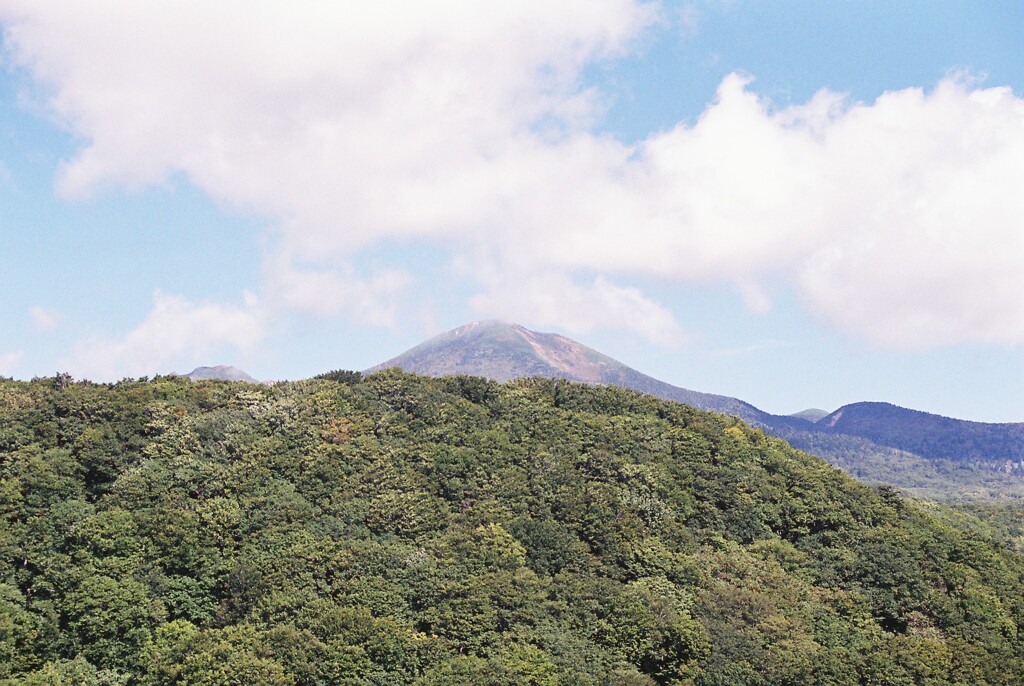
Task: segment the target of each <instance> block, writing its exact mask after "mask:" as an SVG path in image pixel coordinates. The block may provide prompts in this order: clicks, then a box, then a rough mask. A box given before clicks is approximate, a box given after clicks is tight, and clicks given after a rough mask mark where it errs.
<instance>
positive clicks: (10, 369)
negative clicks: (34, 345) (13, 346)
mask: <svg viewBox="0 0 1024 686" xmlns="http://www.w3.org/2000/svg"><path fill="white" fill-rule="evenodd" d="M24 357H25V352H24V351H22V350H16V351H14V352H9V353H0V376H11V377H13V376H14V374H15V373H16V370H17V369H18V365H20V364H21V361H22V359H24Z"/></svg>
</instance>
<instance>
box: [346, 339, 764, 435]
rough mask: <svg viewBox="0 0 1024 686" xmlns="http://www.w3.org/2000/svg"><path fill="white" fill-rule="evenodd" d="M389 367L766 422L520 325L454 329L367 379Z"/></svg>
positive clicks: (737, 404)
mask: <svg viewBox="0 0 1024 686" xmlns="http://www.w3.org/2000/svg"><path fill="white" fill-rule="evenodd" d="M389 367H398V368H399V369H402V370H404V371H406V372H412V373H415V374H423V375H424V376H451V375H456V374H465V375H468V376H482V377H484V378H487V379H493V380H495V381H508V380H510V379H516V378H522V377H530V376H544V377H548V378H557V379H568V380H570V381H579V382H582V383H589V384H608V385H612V386H619V387H620V388H628V389H630V390H633V391H640V392H642V393H648V394H650V395H653V396H657V397H659V398H664V399H666V400H674V401H676V402H680V403H685V404H687V405H692V406H693V407H697V408H700V409H702V410H711V411H713V412H721V413H722V414H730V415H733V416H736V417H739V418H741V419H743V420H745V421H750V422H754V423H757V424H759V423H762V422H763V421H764V418H765V417H767V416H768V415H767V414H766V413H764V412H762V411H761V410H759V409H757V408H756V407H754V406H753V405H751V404H750V403H746V402H743V401H742V400H738V399H736V398H730V397H728V396H724V395H715V394H713V393H701V392H698V391H691V390H688V389H686V388H680V387H678V386H673V385H672V384H668V383H665V382H664V381H659V380H658V379H655V378H653V377H650V376H647V375H646V374H642V373H641V372H638V371H637V370H635V369H632V368H631V367H627V366H626V365H624V364H622V363H621V362H619V361H618V360H614V359H612V358H610V357H608V356H607V355H604V354H602V353H599V352H597V351H596V350H594V349H593V348H588V347H587V346H585V345H583V344H582V343H578V342H577V341H574V340H572V339H570V338H566V337H565V336H560V335H558V334H554V333H539V332H537V331H531V330H529V329H527V328H526V327H524V326H520V325H519V324H510V323H507V322H501V321H496V320H489V321H480V322H472V323H470V324H466V325H465V326H460V327H459V328H457V329H452V330H451V331H448V332H446V333H443V334H440V335H439V336H435V337H434V338H431V339H430V340H428V341H426V342H424V343H421V344H420V345H417V346H416V347H414V348H412V349H410V350H408V351H406V352H404V353H402V354H401V355H399V356H398V357H394V358H392V359H390V360H388V361H387V362H383V363H381V364H378V365H376V366H374V367H371V368H370V369H368V370H366V372H365V373H367V374H369V373H372V372H375V371H379V370H381V369H387V368H389Z"/></svg>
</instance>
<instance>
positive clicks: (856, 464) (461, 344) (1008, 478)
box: [367, 320, 1024, 497]
mask: <svg viewBox="0 0 1024 686" xmlns="http://www.w3.org/2000/svg"><path fill="white" fill-rule="evenodd" d="M388 367H398V368H401V369H403V370H405V371H407V372H415V373H417V374H423V375H426V376H448V375H457V374H466V375H472V376H483V377H486V378H490V379H494V380H497V381H507V380H509V379H513V378H517V377H528V376H545V377H554V378H563V379H568V380H572V381H581V382H584V383H591V384H610V385H614V386H620V387H622V388H628V389H631V390H635V391H641V392H644V393H649V394H651V395H654V396H657V397H659V398H664V399H666V400H674V401H676V402H681V403H686V404H688V405H692V406H694V407H698V408H701V409H705V410H711V411H714V412H721V413H723V414H730V415H734V416H737V417H739V418H740V419H743V420H744V421H746V422H748V423H749V424H751V425H753V426H755V427H757V428H760V429H762V430H764V431H765V432H767V433H769V434H771V435H773V436H776V437H779V438H783V439H785V440H786V441H788V442H790V443H791V444H793V445H794V446H795V447H797V448H800V449H802V450H806V451H808V452H811V453H814V454H817V455H819V456H821V457H823V458H825V459H827V460H829V461H830V462H832V463H833V464H836V465H837V466H840V467H842V468H844V469H846V470H847V471H849V472H850V473H852V474H854V475H855V476H857V477H859V478H861V479H865V480H868V481H881V482H885V483H890V484H892V485H895V486H899V487H902V488H907V489H916V490H918V491H922V492H924V491H927V494H928V495H931V496H933V497H945V496H947V495H954V494H956V495H958V496H960V495H965V494H968V495H970V494H974V495H977V494H979V493H980V492H982V491H984V492H985V493H986V494H996V495H1005V494H1009V493H1017V492H1018V491H1021V492H1024V479H1021V478H1019V477H1020V475H1021V474H1022V473H1024V424H1021V423H1009V424H986V423H981V422H971V421H966V420H960V419H953V418H949V417H941V416H938V415H933V414H929V413H926V412H919V411H916V410H909V409H905V408H901V407H897V406H895V405H892V404H889V403H879V402H861V403H853V404H850V405H845V406H843V407H841V408H839V409H837V410H835V411H833V412H831V413H828V412H826V411H824V410H815V409H811V410H806V411H804V412H801V413H797V414H795V415H789V416H782V415H773V414H770V413H768V412H764V411H763V410H760V409H759V408H757V407H755V406H754V405H751V404H750V403H748V402H745V401H743V400H740V399H738V398H732V397H728V396H723V395H716V394H712V393H703V392H699V391H694V390H690V389H686V388H680V387H678V386H674V385H672V384H669V383H666V382H664V381H660V380H658V379H655V378H653V377H650V376H648V375H646V374H643V373H641V372H639V371H637V370H635V369H632V368H631V367H628V366H627V365H625V364H623V363H621V362H619V361H617V360H614V359H612V358H610V357H608V356H607V355H604V354H602V353H600V352H598V351H596V350H594V349H592V348H589V347H587V346H585V345H583V344H582V343H579V342H577V341H574V340H572V339H569V338H566V337H565V336H561V335H558V334H554V333H540V332H536V331H531V330H530V329H527V328H526V327H524V326H521V325H519V324H511V323H506V322H501V321H495V320H490V321H481V322H473V323H470V324H466V325H465V326H461V327H459V328H456V329H453V330H451V331H448V332H446V333H443V334H441V335H439V336H436V337H434V338H431V339H429V340H427V341H425V342H424V343H421V344H420V345H417V346H416V347H414V348H412V349H410V350H408V351H406V352H404V353H402V354H401V355H398V356H397V357H394V358H392V359H390V360H388V361H386V362H383V363H381V364H379V365H376V366H375V367H372V368H370V369H368V370H367V372H373V371H377V370H380V369H385V368H388Z"/></svg>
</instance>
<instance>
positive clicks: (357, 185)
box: [0, 0, 1024, 348]
mask: <svg viewBox="0 0 1024 686" xmlns="http://www.w3.org/2000/svg"><path fill="white" fill-rule="evenodd" d="M658 18H659V8H658V7H657V6H655V5H653V4H645V3H639V2H635V1H633V0H605V1H603V2H593V1H592V0H570V1H567V2H560V3H552V2H546V1H541V0H523V1H522V2H517V3H499V4H498V5H494V4H487V3H483V4H482V3H473V2H468V1H467V2H456V1H452V2H439V3H429V4H424V3H414V2H404V3H399V5H397V6H396V5H395V4H394V3H392V4H389V5H387V6H386V7H385V6H381V7H380V8H377V7H376V6H372V5H366V6H360V7H359V8H358V9H353V8H352V6H350V5H329V4H322V3H289V4H288V5H287V6H285V5H281V4H279V3H271V2H245V3H241V2H224V3H198V2H185V3H182V2H174V3H170V2H162V3H122V2H106V3H101V4H97V3H88V4H87V5H86V4H81V3H80V4H77V5H76V4H72V5H68V4H66V3H58V2H40V1H39V0H33V1H32V2H28V1H27V0H0V21H3V22H4V26H5V45H6V46H7V49H8V51H9V53H10V58H11V59H13V60H14V61H15V62H16V63H17V64H20V65H22V66H23V67H25V68H27V69H29V70H31V72H32V74H33V75H34V76H35V78H36V79H37V80H38V82H39V83H41V84H43V85H44V87H45V93H46V94H47V98H48V106H49V108H50V109H51V111H52V112H53V113H54V115H55V116H56V117H57V118H58V119H59V120H60V121H61V122H63V123H64V124H65V125H66V126H67V127H68V128H70V129H71V130H72V131H73V132H74V133H76V134H77V135H78V136H80V137H81V139H82V140H83V141H85V143H84V145H83V147H82V149H81V150H80V151H79V153H78V154H77V156H75V157H74V158H72V159H70V160H67V161H66V163H65V165H64V167H63V169H62V170H61V172H60V176H59V178H58V188H59V190H60V191H61V192H63V193H65V194H67V195H70V196H78V195H87V194H90V193H93V192H96V191H97V190H99V189H103V188H105V187H108V186H122V185H127V186H133V185H145V184H149V183H153V182H157V181H160V180H161V179H163V178H165V177H166V176H167V175H168V174H172V173H180V174H184V175H185V176H186V177H187V178H188V179H189V180H190V181H191V182H192V183H194V184H196V185H197V186H198V187H200V188H202V189H204V190H205V191H206V192H208V193H209V194H210V195H211V196H213V197H215V198H217V199H218V200H220V201H223V202H228V203H231V204H233V205H235V206H237V207H239V208H243V209H246V210H249V211H252V212H257V213H260V214H262V215H265V216H268V217H270V218H272V219H274V220H275V221H276V222H277V224H276V225H277V227H278V228H277V229H276V235H275V237H274V238H273V240H271V241H269V242H268V244H272V245H275V246H279V247H280V250H281V252H282V253H284V254H286V255H287V256H288V258H287V260H286V261H284V262H282V261H280V260H279V259H278V258H277V257H276V256H273V255H268V257H267V264H266V266H265V270H264V271H265V273H266V275H267V276H266V278H267V283H266V293H264V294H262V296H261V297H263V299H264V300H265V301H266V302H267V303H275V304H276V306H279V307H283V308H288V307H294V308H299V309H306V310H313V311H319V312H321V313H322V314H327V315H330V314H334V313H336V312H339V311H348V312H350V313H352V314H353V315H354V316H355V317H356V318H357V319H361V320H364V321H368V322H374V323H386V322H387V321H389V320H390V319H391V318H392V317H393V315H392V314H389V313H393V312H394V303H395V302H397V299H398V298H400V297H401V295H402V293H403V288H404V286H405V285H406V284H407V283H408V278H409V277H407V276H405V275H403V274H404V272H403V269H402V266H401V265H394V266H393V267H385V268H383V269H381V270H380V271H379V272H377V273H376V274H371V275H366V274H365V273H363V272H361V271H359V270H356V269H354V268H353V266H352V265H355V264H358V262H359V256H360V254H361V252H360V251H361V250H364V249H366V248H368V247H371V246H380V245H381V244H387V243H388V242H403V241H409V240H417V241H423V242H426V243H430V244H432V245H436V246H441V247H442V249H444V250H447V251H448V252H449V253H450V254H451V255H452V257H453V259H455V260H456V261H458V260H460V259H461V260H462V261H465V262H477V263H478V264H477V267H476V269H475V270H470V271H471V273H472V274H474V277H473V278H474V279H475V281H476V282H477V283H478V286H479V289H480V293H479V294H478V295H477V297H476V298H475V300H474V301H473V306H474V307H476V308H478V310H480V311H483V310H485V309H487V308H494V309H495V310H500V311H501V312H505V313H510V314H514V315H516V316H517V317H521V318H523V319H527V318H528V319H529V320H530V321H536V322H538V323H542V324H545V325H558V326H566V327H567V328H572V329H574V330H586V329H587V328H588V327H595V326H617V327H621V326H628V327H631V328H632V329H633V330H634V331H636V332H637V333H639V334H641V335H645V336H647V337H649V338H652V339H654V340H661V339H666V338H673V337H675V336H676V335H677V334H676V333H674V332H677V331H678V324H677V323H676V321H675V318H674V316H673V314H672V313H671V312H670V311H669V310H668V309H667V308H665V307H664V306H663V305H661V304H659V303H655V302H653V301H651V300H650V299H649V298H648V297H647V296H646V295H644V294H643V293H642V292H640V291H639V290H637V289H636V288H635V287H633V286H632V285H631V279H633V278H635V277H652V276H653V277H657V278H659V279H664V280H668V281H669V282H676V283H678V284H680V285H681V286H685V285H686V284H688V283H695V282H699V283H701V284H708V283H721V284H728V285H730V286H732V287H734V288H736V289H737V290H739V291H740V292H741V293H742V294H743V295H744V298H745V300H746V301H747V302H748V303H749V305H750V306H751V307H752V308H754V309H759V310H763V309H766V308H767V307H768V306H769V305H770V302H769V300H768V299H767V297H766V296H765V295H764V294H765V293H768V292H772V291H773V290H775V288H776V287H777V286H778V285H779V284H782V285H784V286H788V287H789V288H792V289H793V290H795V291H796V293H797V294H798V295H799V297H800V299H801V301H802V302H803V303H804V304H805V306H806V308H807V309H808V311H810V312H812V313H813V314H814V315H815V316H817V317H819V318H820V319H821V320H822V321H825V322H827V323H829V324H830V325H831V326H834V327H836V328H838V329H840V330H843V331H845V332H848V333H851V334H853V335H856V336H859V337H861V338H864V339H867V340H870V341H873V342H875V343H877V344H879V345H883V346H890V347H898V348H914V347H927V346H933V345H944V344H951V343H956V342H961V341H980V342H998V343H1004V344H1020V343H1024V299H1021V298H1020V297H1019V294H1020V293H1021V292H1024V270H1021V269H1020V265H1021V264H1022V263H1024V233H1022V232H1021V231H1020V226H1021V225H1022V222H1024V194H1021V193H1020V192H1019V191H1018V189H1017V188H1016V186H1017V185H1018V180H1019V179H1020V178H1024V101H1022V100H1021V99H1020V98H1019V97H1017V96H1016V95H1014V94H1013V93H1012V92H1011V91H1010V90H1008V89H1005V88H982V87H979V86H977V85H976V84H971V83H967V82H965V81H963V80H958V79H957V78H948V79H945V80H943V81H942V82H940V83H939V84H938V85H937V86H936V87H935V88H934V89H932V90H930V91H925V90H921V89H907V90H902V91H897V92H891V93H885V94H883V95H882V96H880V97H879V98H877V99H876V100H875V101H874V102H864V103H860V102H852V103H851V102H848V101H846V100H845V99H844V98H843V97H842V96H841V95H838V94H834V93H829V92H826V91H823V92H821V93H819V94H817V95H816V96H814V97H813V98H812V99H811V100H810V101H808V102H806V103H800V104H797V105H793V106H788V107H784V108H776V107H774V106H773V105H772V103H770V102H767V101H765V100H764V99H763V98H760V97H758V96H757V95H756V94H755V93H754V91H753V89H752V86H751V84H750V78H749V77H746V76H743V75H736V74H734V75H731V76H729V77H727V78H726V79H725V80H724V81H723V82H722V83H721V85H720V88H719V91H718V94H717V97H716V99H715V101H714V102H713V103H712V104H710V105H709V106H708V108H707V109H706V111H705V112H704V113H703V115H702V116H701V117H700V118H699V119H698V120H697V121H696V122H695V123H693V124H692V125H687V124H679V125H678V126H676V127H674V128H671V129H669V130H666V131H662V132H658V133H655V134H652V135H651V136H650V137H649V138H647V139H646V140H643V141H641V142H639V143H637V144H635V145H627V144H625V143H623V142H621V141H618V140H616V139H614V138H613V137H610V136H607V135H601V134H599V133H597V129H596V128H595V126H594V124H595V122H597V121H599V119H600V116H601V111H602V107H603V103H604V102H605V98H607V97H609V94H606V93H597V92H593V91H588V90H586V89H583V88H582V87H581V86H580V79H579V75H580V73H581V70H582V69H584V68H585V67H587V66H588V65H590V64H593V63H594V62H595V61H598V60H605V59H613V58H614V57H616V56H618V55H622V54H625V53H626V52H628V51H629V50H630V49H631V48H632V46H633V45H634V44H635V43H636V41H638V40H640V39H642V37H643V35H644V32H645V31H647V30H651V27H652V26H654V25H655V23H656V21H657V20H658ZM480 256H484V257H485V259H480ZM488 271H492V272H493V271H497V272H500V273H504V274H508V275H517V274H525V275H529V279H530V280H529V282H528V284H527V285H526V287H523V288H508V289H505V290H500V289H497V288H498V287H496V286H495V284H494V279H493V278H491V277H490V276H488ZM538 274H543V275H544V277H536V276H535V275H538ZM595 274H598V275H600V276H599V278H597V279H596V280H595V279H594V275H595ZM581 283H582V284H589V285H583V286H581V285H579V284H581ZM551 284H555V286H556V287H557V290H555V291H549V290H548V287H549V286H550V285H551ZM769 286H770V287H769ZM496 289H497V290H496ZM552 293H557V294H558V296H557V297H553V296H552ZM559 298H562V299H563V301H562V302H558V300H559ZM154 312H155V311H154ZM610 312H616V313H621V316H622V318H621V319H619V318H616V317H614V316H612V315H611V314H609V313H610ZM517 313H520V314H517ZM494 314H498V312H494ZM525 315H530V316H529V317H527V316H525ZM151 316H152V315H151ZM556 318H558V321H550V322H547V320H550V319H556ZM147 321H148V320H147Z"/></svg>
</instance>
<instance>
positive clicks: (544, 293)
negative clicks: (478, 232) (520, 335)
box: [471, 274, 685, 345]
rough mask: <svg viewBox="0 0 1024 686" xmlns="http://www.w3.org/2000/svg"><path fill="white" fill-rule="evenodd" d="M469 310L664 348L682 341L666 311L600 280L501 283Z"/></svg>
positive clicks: (558, 278)
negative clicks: (636, 338)
mask: <svg viewBox="0 0 1024 686" xmlns="http://www.w3.org/2000/svg"><path fill="white" fill-rule="evenodd" d="M471 306H472V308H473V310H474V311H476V312H477V313H478V314H479V315H480V316H481V317H487V316H497V317H500V318H503V319H507V320H510V321H519V322H525V323H528V324H530V325H532V326H538V327H557V328H559V329H561V330H564V331H568V332H570V333H574V334H583V333H589V332H590V331H593V330H594V329H596V328H625V329H629V330H631V331H635V332H637V333H638V334H640V335H642V336H644V337H645V338H647V339H648V340H651V341H654V342H657V343H660V344H663V345H675V344H678V343H680V342H682V341H683V340H684V339H685V335H684V333H683V331H682V329H681V328H680V326H679V324H678V323H677V322H676V320H675V317H674V316H673V314H672V312H671V311H669V310H668V309H666V308H665V307H663V306H661V305H659V304H658V303H656V302H654V301H652V300H651V299H649V298H647V297H646V296H644V295H643V293H641V292H640V290H639V289H637V288H630V287H622V286H617V285H615V284H613V283H610V282H609V281H607V280H606V279H604V278H602V277H597V278H596V279H594V281H593V282H592V283H591V284H589V285H586V286H580V285H579V284H577V283H574V282H572V281H570V280H568V279H566V278H564V277H562V276H559V275H550V274H548V275H535V276H533V277H531V278H526V279H518V280H516V281H514V282H510V281H507V280H504V279H503V280H502V281H501V282H500V283H499V284H495V285H494V287H492V288H491V289H489V290H488V291H487V292H485V293H482V294H480V295H478V296H476V297H475V298H473V301H472V303H471Z"/></svg>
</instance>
